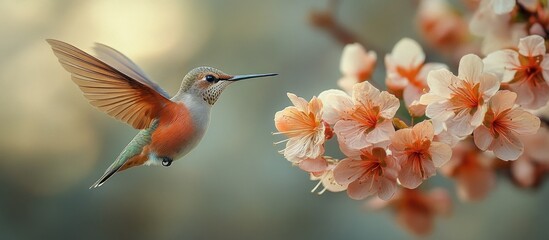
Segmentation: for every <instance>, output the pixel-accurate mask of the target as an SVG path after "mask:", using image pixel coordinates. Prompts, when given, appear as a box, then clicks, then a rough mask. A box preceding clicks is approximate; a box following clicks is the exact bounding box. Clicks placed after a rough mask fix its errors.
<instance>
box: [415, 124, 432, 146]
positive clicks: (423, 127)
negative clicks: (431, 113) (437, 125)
mask: <svg viewBox="0 0 549 240" xmlns="http://www.w3.org/2000/svg"><path fill="white" fill-rule="evenodd" d="M413 131H414V134H415V135H416V136H417V138H418V140H419V139H428V140H429V141H431V140H433V137H434V135H435V133H434V128H433V124H432V123H431V122H430V121H427V120H424V121H422V122H420V123H418V124H416V125H415V126H414V127H413Z"/></svg>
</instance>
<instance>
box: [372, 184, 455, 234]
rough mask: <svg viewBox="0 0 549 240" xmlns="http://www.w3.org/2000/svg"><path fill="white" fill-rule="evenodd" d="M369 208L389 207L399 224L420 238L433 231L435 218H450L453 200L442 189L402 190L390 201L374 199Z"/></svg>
mask: <svg viewBox="0 0 549 240" xmlns="http://www.w3.org/2000/svg"><path fill="white" fill-rule="evenodd" d="M367 207H368V208H372V209H379V208H382V207H389V208H391V209H392V210H394V212H395V214H396V218H397V221H398V223H399V224H400V225H401V226H402V227H404V228H405V229H406V230H408V231H410V232H412V233H414V234H416V235H420V236H424V235H427V234H429V233H430V232H431V231H432V230H433V226H434V222H435V217H437V216H449V215H450V213H451V211H452V199H451V197H450V195H449V194H448V192H447V191H446V190H445V189H442V188H435V189H433V190H431V191H430V192H428V193H425V192H422V191H420V190H417V189H401V190H400V191H398V192H397V193H396V194H395V197H394V198H393V199H391V200H389V201H383V200H381V199H378V198H374V199H372V200H370V201H368V203H367Z"/></svg>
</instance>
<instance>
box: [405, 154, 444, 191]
mask: <svg viewBox="0 0 549 240" xmlns="http://www.w3.org/2000/svg"><path fill="white" fill-rule="evenodd" d="M435 173H436V169H435V166H434V164H433V162H432V161H428V160H427V161H421V164H419V162H415V161H411V160H405V161H404V162H402V163H401V168H400V172H399V173H398V180H399V181H400V184H401V185H402V186H404V187H406V188H410V189H414V188H417V187H418V186H419V185H420V184H421V183H422V182H423V180H424V179H427V178H429V177H431V176H434V175H435Z"/></svg>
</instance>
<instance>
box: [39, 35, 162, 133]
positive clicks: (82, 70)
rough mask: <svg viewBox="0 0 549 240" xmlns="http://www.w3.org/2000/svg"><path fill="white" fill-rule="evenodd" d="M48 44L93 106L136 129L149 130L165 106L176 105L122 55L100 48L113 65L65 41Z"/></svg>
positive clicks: (54, 41)
mask: <svg viewBox="0 0 549 240" xmlns="http://www.w3.org/2000/svg"><path fill="white" fill-rule="evenodd" d="M46 41H47V42H48V43H49V44H50V45H51V47H52V49H53V52H54V53H55V55H56V56H57V58H58V59H59V62H60V63H61V65H62V66H63V68H65V70H67V71H68V72H70V73H71V75H72V80H73V81H74V82H75V83H76V84H77V85H78V86H79V87H80V90H82V92H83V93H84V97H86V98H87V99H88V100H89V101H90V103H91V104H92V105H93V106H95V107H97V108H98V109H100V110H102V111H104V112H106V113H107V114H109V115H110V116H112V117H114V118H116V119H118V120H121V121H124V122H126V123H128V124H130V125H132V126H133V127H134V128H137V129H144V128H147V127H149V126H150V124H151V122H152V121H153V120H154V119H155V118H157V117H158V115H159V113H160V111H161V110H162V108H164V106H166V105H169V104H173V102H172V101H170V100H169V97H168V94H167V93H166V92H164V91H163V90H162V91H158V89H160V87H159V86H158V85H157V84H156V83H154V82H152V81H151V80H149V78H147V77H146V75H145V74H144V73H143V72H142V71H141V70H140V69H139V68H138V67H137V65H135V64H134V63H133V62H131V61H130V60H129V59H128V58H127V57H125V56H124V55H122V54H121V53H118V52H116V51H114V52H113V51H112V50H106V49H107V48H108V47H107V48H104V47H100V48H101V49H102V50H100V51H99V52H101V54H100V55H102V56H103V57H104V58H105V59H108V60H107V62H109V63H111V64H114V65H115V66H110V65H108V64H107V63H106V62H103V61H101V60H99V59H97V58H95V57H93V56H91V55H89V54H87V53H85V52H84V51H82V50H80V49H78V48H76V47H74V46H72V45H70V44H67V43H65V42H61V41H58V40H53V39H48V40H46ZM103 46H104V45H103ZM109 49H110V48H109ZM115 67H117V68H115Z"/></svg>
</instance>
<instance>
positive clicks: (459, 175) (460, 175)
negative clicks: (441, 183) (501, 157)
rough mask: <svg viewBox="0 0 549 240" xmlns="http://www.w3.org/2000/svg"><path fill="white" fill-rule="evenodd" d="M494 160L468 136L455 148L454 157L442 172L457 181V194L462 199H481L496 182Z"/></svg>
mask: <svg viewBox="0 0 549 240" xmlns="http://www.w3.org/2000/svg"><path fill="white" fill-rule="evenodd" d="M493 160H494V158H493V157H491V156H489V155H487V154H485V153H484V152H481V151H480V150H479V149H477V148H476V147H475V145H474V143H473V141H472V140H471V138H467V139H465V140H463V141H461V142H459V143H458V144H457V145H456V146H455V147H454V148H453V153H452V158H451V159H450V161H448V163H446V164H445V165H444V166H443V167H442V168H441V173H442V174H444V175H445V176H448V177H451V178H453V179H454V180H455V181H456V184H457V195H458V197H459V198H460V199H461V200H464V201H479V200H482V199H484V198H485V197H486V196H487V195H488V193H489V192H490V191H491V190H492V188H493V187H494V185H495V183H496V174H495V171H494V169H493V167H492V163H493Z"/></svg>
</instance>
